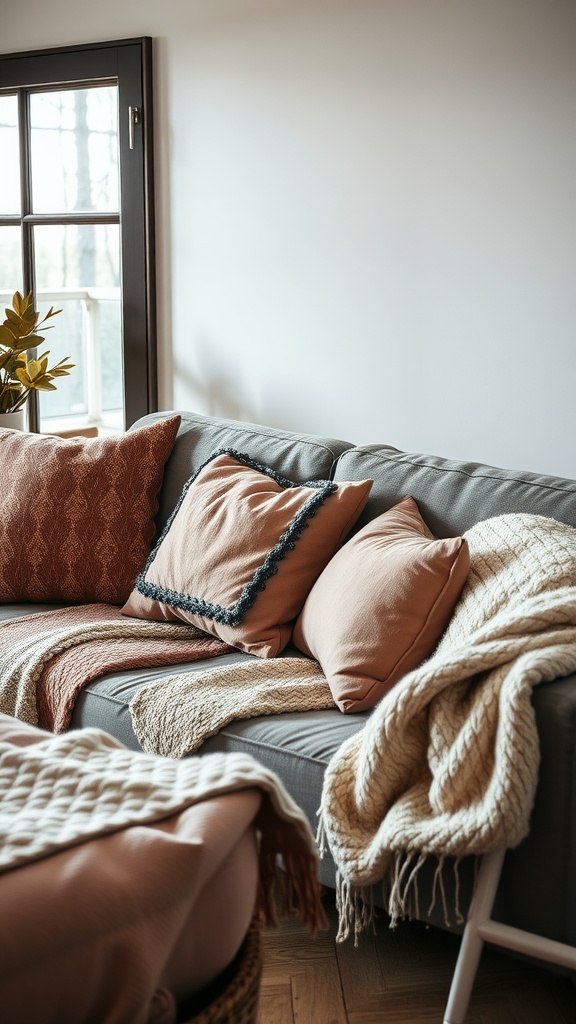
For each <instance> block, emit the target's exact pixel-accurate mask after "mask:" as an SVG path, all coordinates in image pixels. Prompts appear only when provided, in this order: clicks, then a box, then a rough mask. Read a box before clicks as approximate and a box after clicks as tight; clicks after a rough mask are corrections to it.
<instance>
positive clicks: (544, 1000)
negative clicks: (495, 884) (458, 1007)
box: [258, 893, 576, 1024]
mask: <svg viewBox="0 0 576 1024" xmlns="http://www.w3.org/2000/svg"><path fill="white" fill-rule="evenodd" d="M325 906H326V911H327V913H328V916H329V919H330V924H331V928H330V932H322V933H320V934H319V935H317V936H316V937H315V938H311V937H310V936H309V935H308V933H307V932H306V931H305V930H304V929H303V928H302V926H301V924H300V922H299V921H298V919H297V918H295V917H291V918H288V919H285V920H284V921H282V923H281V925H280V927H279V928H277V929H267V930H266V931H265V933H264V973H263V977H262V988H261V996H260V1011H259V1017H258V1024H442V1021H443V1016H444V1010H445V1007H446V1000H447V997H448V991H449V988H450V981H451V978H452V972H453V970H454V964H455V962H456V957H457V955H458V949H459V945H460V939H459V938H458V936H454V935H450V934H449V933H447V932H444V931H442V930H439V929H436V928H427V927H426V926H425V925H422V924H420V923H419V922H404V923H402V924H401V925H399V926H398V927H397V928H396V929H395V930H394V931H391V930H390V929H389V928H388V927H387V921H386V918H385V917H384V915H383V914H382V915H381V916H380V919H379V922H378V934H377V935H376V936H374V935H371V934H370V935H364V936H362V939H361V941H360V945H359V946H358V947H357V948H356V949H355V948H354V944H353V942H352V941H349V942H346V943H339V944H338V945H337V944H336V943H335V941H334V936H335V934H336V927H335V926H336V912H335V907H334V894H333V893H327V894H326V896H325ZM466 1024H576V984H573V983H572V981H571V980H570V979H569V978H568V977H566V976H565V975H561V974H556V973H554V972H553V971H551V970H548V969H546V968H543V967H540V966H535V965H533V964H530V963H527V962H526V961H524V960H520V959H518V958H514V957H512V956H510V955H508V954H506V953H503V952H501V951H497V950H494V949H485V950H484V953H483V955H482V961H481V964H480V969H479V971H478V975H477V978H476V984H475V987H474V991H473V994H472V1000H471V1003H470V1007H469V1011H468V1016H467V1018H466Z"/></svg>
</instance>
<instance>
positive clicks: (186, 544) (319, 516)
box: [122, 449, 372, 658]
mask: <svg viewBox="0 0 576 1024" xmlns="http://www.w3.org/2000/svg"><path fill="white" fill-rule="evenodd" d="M371 487H372V481H371V480H363V481H360V482H354V483H339V484H336V483H332V482H331V481H329V480H314V481H312V482H309V483H306V484H302V485H297V484H294V483H292V481H290V480H287V479H285V478H284V477H282V476H280V475H279V474H278V473H276V472H275V471H274V470H272V469H269V468H267V467H266V466H262V465H260V464H259V463H257V462H254V461H253V460H252V459H251V458H250V457H249V456H248V455H243V454H241V453H239V452H236V451H234V450H232V449H226V450H222V451H218V452H216V453H215V454H214V455H212V457H211V458H210V459H208V460H207V462H205V463H204V465H203V466H202V467H201V468H200V469H199V470H198V472H197V473H196V474H195V475H194V476H193V477H192V478H191V479H190V480H189V481H188V483H187V484H186V486H185V488H184V490H183V492H182V495H181V497H180V500H179V502H178V504H177V506H176V508H175V509H174V512H173V513H172V515H171V517H170V519H169V521H168V523H167V525H166V528H165V530H164V532H163V534H162V536H161V538H160V540H159V541H158V544H157V545H156V547H155V548H154V550H153V552H152V554H151V555H150V558H149V559H148V562H147V564H146V566H145V568H144V570H143V572H142V573H141V574H140V576H139V577H138V579H137V580H136V584H135V587H134V590H133V592H132V594H131V595H130V598H129V600H128V601H127V602H126V604H125V606H124V608H123V609H122V610H123V612H124V613H125V614H126V615H133V616H136V617H138V618H148V619H169V620H182V621H184V622H191V623H193V624H194V625H196V626H198V627H199V628H200V629H204V630H205V631H206V632H208V633H212V634H213V635H214V636H218V637H220V638H221V639H222V640H224V641H225V642H226V643H228V644H231V645H232V646H233V647H238V648H239V649H240V650H243V651H248V652H249V653H250V654H256V655H257V656H258V657H261V658H270V657H274V656H275V655H276V654H278V652H279V651H281V650H282V648H283V647H285V646H286V644H287V643H288V641H289V639H290V635H291V632H292V625H293V621H294V619H295V618H296V616H297V615H298V613H299V612H300V610H301V608H302V605H303V604H304V601H305V600H306V596H307V594H308V592H309V590H310V588H311V587H312V585H313V583H314V581H315V580H316V579H317V577H318V576H319V574H320V573H321V572H322V569H323V568H324V566H325V565H326V564H327V563H328V562H329V561H330V559H331V558H332V556H333V555H334V553H335V552H336V550H337V548H338V547H339V546H340V544H341V543H342V542H343V540H344V538H345V537H346V535H347V533H348V531H349V530H350V528H351V527H352V526H353V525H354V523H355V522H356V520H357V518H358V516H359V515H360V513H361V512H362V509H363V508H364V506H365V504H366V501H367V499H368V494H369V493H370V488H371Z"/></svg>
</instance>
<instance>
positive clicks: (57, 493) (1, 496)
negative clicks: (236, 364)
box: [0, 416, 180, 604]
mask: <svg viewBox="0 0 576 1024" xmlns="http://www.w3.org/2000/svg"><path fill="white" fill-rule="evenodd" d="M179 423H180V417H179V416H170V417H168V418H164V419H160V420H158V421H157V422H155V423H152V424H149V425H148V426H145V427H142V428H141V429H139V430H134V431H131V432H129V433H126V434H119V435H114V436H109V437H98V438H84V437H74V438H61V437H53V436H50V435H41V434H31V433H25V432H22V431H18V430H4V429H1V430H0V475H1V477H2V488H1V491H0V602H15V601H35V602H36V601H43V602H56V601H60V602H70V603H78V602H84V601H104V602H107V603H109V604H122V603H123V602H124V601H125V600H126V598H127V597H128V595H129V594H130V591H131V589H132V587H133V586H134V580H135V579H136V576H137V575H138V573H139V572H140V571H141V569H142V566H143V565H144V563H145V561H146V558H147V556H148V554H149V552H150V544H151V542H152V540H153V538H154V533H155V524H154V517H155V515H156V512H157V510H158V492H159V490H160V487H161V485H162V476H163V473H164V465H165V463H166V460H167V458H168V456H169V455H170V452H171V451H172V447H173V445H174V441H175V438H176V433H177V431H178V426H179Z"/></svg>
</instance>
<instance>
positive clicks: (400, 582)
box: [293, 497, 470, 712]
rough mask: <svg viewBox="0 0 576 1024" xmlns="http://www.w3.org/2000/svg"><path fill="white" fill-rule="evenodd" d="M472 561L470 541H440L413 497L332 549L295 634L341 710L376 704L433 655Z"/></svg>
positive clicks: (358, 709) (456, 539)
mask: <svg viewBox="0 0 576 1024" xmlns="http://www.w3.org/2000/svg"><path fill="white" fill-rule="evenodd" d="M469 568H470V556H469V552H468V545H467V542H466V540H465V539H464V538H463V537H448V538H446V539H445V540H437V539H436V538H435V537H434V536H433V535H432V534H431V533H430V530H429V529H428V527H427V526H426V524H425V522H424V520H423V519H422V517H421V515H420V512H419V510H418V506H417V504H416V502H415V501H414V499H413V498H410V497H408V498H404V500H403V501H401V502H399V504H398V505H395V506H394V508H391V509H389V511H388V512H384V514H383V515H381V516H378V518H377V519H374V520H373V521H372V522H370V523H368V525H367V526H365V527H364V528H363V529H362V530H360V531H359V532H358V533H357V534H356V535H355V536H354V537H352V539H351V540H349V541H348V542H347V543H346V544H345V545H344V546H343V547H342V548H341V549H340V551H338V552H337V553H336V554H335V555H334V558H332V560H331V561H330V562H329V563H328V565H327V566H326V568H325V569H324V571H323V572H322V574H321V575H320V577H319V578H318V580H317V581H316V583H315V584H314V586H313V587H312V590H311V591H310V594H309V595H308V598H307V600H306V603H305V605H304V608H303V609H302V612H301V614H300V616H299V618H298V620H297V622H296V624H295V627H294V635H293V640H294V643H295V644H296V646H297V647H298V648H299V649H300V650H301V651H303V652H304V653H305V654H308V655H310V656H312V657H313V658H315V659H316V660H317V661H318V662H319V663H320V665H321V666H322V670H323V672H324V674H325V675H326V678H327V680H328V683H329V685H330V688H331V690H332V694H333V697H334V700H335V701H336V703H337V705H338V707H339V708H340V710H341V711H345V712H347V711H365V710H367V709H368V708H372V707H373V706H374V705H375V704H376V703H377V702H378V701H379V700H380V698H381V697H383V696H384V694H385V693H387V692H388V690H390V689H391V687H392V686H393V685H394V683H396V682H397V681H398V680H399V679H400V678H401V677H402V676H403V675H405V674H406V673H407V672H409V671H411V669H413V668H416V666H417V665H419V664H420V662H421V661H423V660H424V659H425V658H427V657H429V655H430V654H432V652H433V650H434V648H435V647H436V644H437V643H438V641H439V639H440V637H441V635H442V633H443V632H444V630H445V628H446V626H447V625H448V620H449V619H450V617H451V615H452V611H453V609H454V605H455V604H456V601H457V600H458V597H459V596H460V592H461V590H462V587H463V586H464V583H465V581H466V577H467V575H468V570H469Z"/></svg>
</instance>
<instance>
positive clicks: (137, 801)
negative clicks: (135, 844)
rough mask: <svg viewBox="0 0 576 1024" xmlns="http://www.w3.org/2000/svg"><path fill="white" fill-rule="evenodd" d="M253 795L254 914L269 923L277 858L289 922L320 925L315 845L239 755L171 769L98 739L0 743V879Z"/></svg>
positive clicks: (268, 776) (89, 734) (263, 773)
mask: <svg viewBox="0 0 576 1024" xmlns="http://www.w3.org/2000/svg"><path fill="white" fill-rule="evenodd" d="M254 786H255V787H258V788H259V789H260V790H261V791H262V793H263V803H262V806H261V808H260V810H259V812H258V814H257V816H256V818H255V826H256V829H257V830H258V831H259V833H260V841H259V847H260V870H261V879H260V881H261V894H260V905H261V908H262V910H264V911H266V914H265V916H266V918H268V919H270V918H271V917H273V910H272V900H271V895H270V892H271V887H272V885H273V883H274V882H275V881H281V879H280V876H279V877H278V879H277V878H276V875H277V870H278V867H277V857H278V855H279V854H282V858H283V863H284V864H285V867H286V871H287V874H288V883H289V887H290V888H291V891H292V894H293V896H294V897H295V898H296V900H297V903H298V908H299V909H298V912H299V914H300V917H301V918H302V920H303V922H304V923H305V924H308V925H309V926H310V927H311V928H313V929H314V928H317V927H322V926H323V925H324V921H325V918H324V912H323V910H322V905H321V903H320V899H319V887H318V884H317V880H316V879H317V858H316V852H315V848H314V840H313V837H312V833H311V831H310V826H309V824H308V821H307V819H306V817H305V815H304V814H303V813H302V811H301V810H300V809H299V808H298V806H297V805H296V804H295V803H294V801H293V800H292V798H291V797H290V796H289V794H288V793H287V792H286V790H285V789H284V787H283V785H282V783H281V782H280V780H279V779H278V778H277V776H276V775H275V774H274V773H273V772H271V771H269V770H268V769H267V768H264V767H263V766H262V765H260V764H259V763H258V762H257V761H256V760H255V759H254V758H252V757H250V756H249V755H247V754H221V753H215V754H208V755H206V756H204V757H196V758H188V759H186V760H184V761H173V760H169V759H168V758H160V757H155V756H151V755H149V754H144V753H141V752H136V751H132V750H127V749H126V748H125V747H123V746H121V745H120V744H119V743H118V742H117V741H116V740H114V739H113V738H112V737H110V736H108V735H106V733H104V732H102V731H101V730H99V729H80V730H76V731H74V732H70V733H67V734H65V735H64V736H56V737H54V736H47V738H46V740H44V741H40V742H39V743H35V744H33V745H31V746H25V747H16V746H13V745H12V744H10V743H5V742H2V741H1V740H0V872H2V871H6V870H8V869H12V868H16V867H18V866H21V865H23V864H27V863H30V862H31V861H35V860H38V859H40V858H42V857H46V856H48V855H49V854H51V853H54V852H55V851H57V850H62V849H65V848H66V847H69V846H72V845H75V844H77V843H80V842H85V841H87V840H89V839H91V838H94V837H95V836H102V835H107V834H109V833H111V832H116V831H118V830H119V829H124V828H127V827H129V826H132V825H138V824H140V825H141V824H145V823H150V822H153V821H160V820H161V819H163V818H167V817H169V816H170V815H171V814H173V813H175V812H177V811H179V810H182V809H183V808H185V807H188V806H190V805H192V804H195V803H198V802H199V801H202V800H207V799H211V798H213V797H217V796H220V795H222V794H224V793H231V792H234V791H236V790H239V789H246V788H250V787H254Z"/></svg>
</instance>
